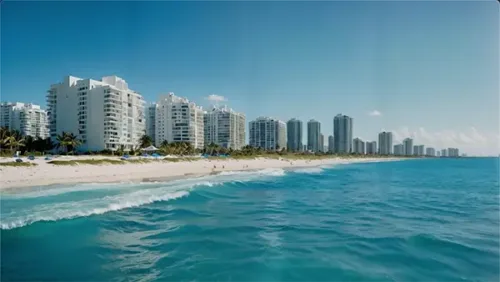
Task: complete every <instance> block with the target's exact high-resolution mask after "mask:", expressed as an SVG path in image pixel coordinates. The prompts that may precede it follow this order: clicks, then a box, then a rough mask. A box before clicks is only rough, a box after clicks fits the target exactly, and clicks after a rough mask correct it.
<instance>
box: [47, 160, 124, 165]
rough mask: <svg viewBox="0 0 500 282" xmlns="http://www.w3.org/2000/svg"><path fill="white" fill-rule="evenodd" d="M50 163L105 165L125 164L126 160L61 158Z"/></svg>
mask: <svg viewBox="0 0 500 282" xmlns="http://www.w3.org/2000/svg"><path fill="white" fill-rule="evenodd" d="M47 163H49V164H53V165H82V164H88V165H104V164H116V165H119V164H124V163H125V162H124V161H121V160H110V159H101V160H68V161H59V160H54V161H49V162H47Z"/></svg>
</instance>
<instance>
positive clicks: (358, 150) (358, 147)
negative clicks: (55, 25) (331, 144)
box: [352, 138, 365, 155]
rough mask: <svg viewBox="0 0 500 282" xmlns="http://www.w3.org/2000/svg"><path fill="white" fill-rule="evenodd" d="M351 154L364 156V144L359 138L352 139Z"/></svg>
mask: <svg viewBox="0 0 500 282" xmlns="http://www.w3.org/2000/svg"><path fill="white" fill-rule="evenodd" d="M352 145H353V152H354V153H355V154H359V155H364V154H365V142H363V140H361V139H359V138H354V140H353V142H352Z"/></svg>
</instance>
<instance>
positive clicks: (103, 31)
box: [1, 0, 500, 154]
mask: <svg viewBox="0 0 500 282" xmlns="http://www.w3.org/2000/svg"><path fill="white" fill-rule="evenodd" d="M69 74H71V75H74V76H78V77H82V78H94V79H99V78H100V77H101V76H104V75H113V74H115V75H118V76H120V77H122V78H124V79H125V80H126V81H127V82H128V83H129V86H130V88H131V89H134V90H136V91H138V92H140V93H142V94H143V95H144V97H145V99H146V100H148V101H154V100H156V98H157V96H158V94H160V93H166V92H169V91H173V92H175V93H176V94H177V95H179V96H185V97H187V98H189V99H190V100H193V101H195V102H197V103H198V104H200V105H203V106H206V105H208V101H207V100H206V97H207V96H208V95H209V94H217V95H222V96H224V97H225V98H226V99H227V100H228V101H227V104H228V105H229V106H231V107H233V108H234V109H236V110H238V111H242V112H244V113H246V115H247V119H248V120H251V119H253V118H255V117H257V116H260V115H265V116H274V117H277V118H280V119H283V120H287V119H289V118H292V117H297V118H300V119H302V120H304V121H307V120H308V119H310V118H315V119H317V120H319V121H320V122H321V123H322V131H323V134H324V135H325V136H327V135H330V134H332V127H333V121H332V119H333V116H334V115H336V114H338V113H343V114H347V115H350V116H352V117H353V118H354V131H355V132H354V135H355V136H360V137H361V138H364V139H375V138H376V134H377V132H379V131H380V130H381V129H386V130H394V131H396V132H397V135H400V136H401V135H406V134H410V135H412V136H414V137H415V138H416V140H417V142H422V143H435V144H430V145H434V146H438V147H439V146H454V145H456V146H460V147H465V149H464V150H465V151H470V152H471V153H478V154H480V153H484V152H485V151H484V150H486V149H484V148H487V152H490V153H495V152H497V151H498V142H499V139H498V138H499V118H500V116H499V82H498V80H499V76H500V72H499V5H498V2H497V1H493V0H492V1H484V2H477V1H474V2H461V1H449V2H422V1H415V2H406V1H394V2H313V3H309V2H271V3H266V2H142V3H141V2H128V1H113V2H104V3H99V2H72V1H71V2H70V1H65V2H59V1H57V2H10V1H4V2H3V3H2V4H1V100H2V101H22V102H34V103H38V104H41V105H42V106H44V105H45V94H46V90H47V89H48V88H49V86H50V84H52V83H55V82H59V81H61V80H62V78H63V77H64V76H65V75H69ZM375 110H376V111H379V112H380V113H381V115H380V116H369V115H368V113H369V112H372V111H375ZM461 135H463V136H462V137H461ZM478 135H479V136H478ZM481 138H482V139H481ZM483 139H486V141H484V140H483ZM443 140H448V141H443ZM471 140H472V141H471ZM477 140H483V141H484V142H483V141H480V142H483V143H481V144H479V145H478V142H479V141H477ZM325 144H326V143H325ZM483 149H484V150H483ZM481 150H482V151H481ZM480 151H481V152H480Z"/></svg>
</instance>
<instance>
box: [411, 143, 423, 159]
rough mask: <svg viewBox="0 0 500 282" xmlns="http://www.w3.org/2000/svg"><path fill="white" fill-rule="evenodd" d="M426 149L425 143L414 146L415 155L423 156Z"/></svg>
mask: <svg viewBox="0 0 500 282" xmlns="http://www.w3.org/2000/svg"><path fill="white" fill-rule="evenodd" d="M424 151H425V147H424V145H415V146H413V155H414V156H419V157H421V156H423V155H424Z"/></svg>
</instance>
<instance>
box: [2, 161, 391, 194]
mask: <svg viewBox="0 0 500 282" xmlns="http://www.w3.org/2000/svg"><path fill="white" fill-rule="evenodd" d="M92 158H93V159H103V158H109V159H115V160H117V159H118V158H117V157H104V156H78V157H66V156H65V157H58V158H57V160H74V159H92ZM23 160H24V161H27V160H26V158H23ZM389 160H398V159H396V158H393V159H380V158H373V159H370V158H359V159H349V160H346V159H338V158H332V159H324V160H310V161H309V160H292V161H290V160H276V159H264V158H259V159H255V160H235V159H227V160H206V159H203V160H197V161H192V162H187V161H183V162H165V161H158V162H150V163H130V164H125V165H76V166H58V165H52V164H48V163H47V161H45V160H44V159H43V158H41V157H38V158H37V159H36V160H34V161H30V162H34V163H36V164H38V165H37V166H32V167H8V166H1V167H0V190H6V189H13V188H19V187H32V186H43V185H51V184H70V183H104V182H123V181H144V180H155V179H168V178H177V177H189V176H201V175H207V174H210V173H214V172H221V171H237V170H255V169H266V168H293V167H311V166H320V165H335V164H346V163H354V162H374V161H389ZM5 161H13V158H1V159H0V162H5ZM214 166H215V167H216V168H215V169H214Z"/></svg>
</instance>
